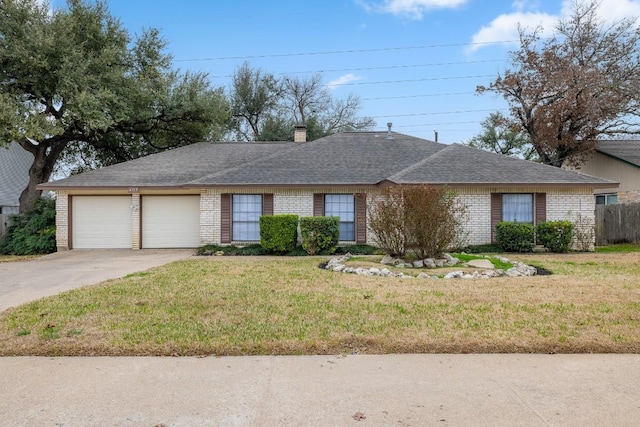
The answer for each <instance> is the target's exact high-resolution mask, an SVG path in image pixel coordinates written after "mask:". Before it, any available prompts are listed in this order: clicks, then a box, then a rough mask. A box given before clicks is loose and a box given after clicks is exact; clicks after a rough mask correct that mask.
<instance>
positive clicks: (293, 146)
mask: <svg viewBox="0 0 640 427" xmlns="http://www.w3.org/2000/svg"><path fill="white" fill-rule="evenodd" d="M320 139H322V138H320ZM320 139H316V140H314V141H305V142H289V144H291V148H290V149H287V150H284V151H286V152H291V151H295V150H299V149H301V148H302V147H305V146H307V145H309V144H310V143H312V142H315V141H319V140H320ZM284 144H285V142H283V145H284ZM280 154H281V153H280V152H276V153H272V154H270V155H268V156H264V157H260V158H258V159H253V160H251V161H248V162H245V163H240V164H238V165H235V166H234V167H231V168H226V169H222V170H221V171H218V172H215V173H212V174H209V175H205V176H201V177H200V178H198V179H194V180H191V181H189V182H187V183H186V184H185V185H194V184H198V181H202V180H204V179H207V178H213V177H217V176H223V175H224V174H226V173H229V172H231V171H234V170H238V169H240V168H244V167H247V166H251V165H253V164H256V163H258V162H261V161H263V160H266V159H271V158H273V157H276V156H278V155H280Z"/></svg>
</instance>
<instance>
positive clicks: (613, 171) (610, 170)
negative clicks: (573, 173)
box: [577, 140, 640, 205]
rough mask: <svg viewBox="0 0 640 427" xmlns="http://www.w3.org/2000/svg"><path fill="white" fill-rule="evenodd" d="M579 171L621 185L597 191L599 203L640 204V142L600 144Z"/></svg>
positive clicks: (596, 195) (600, 142) (622, 141)
mask: <svg viewBox="0 0 640 427" xmlns="http://www.w3.org/2000/svg"><path fill="white" fill-rule="evenodd" d="M577 169H578V171H580V172H582V173H585V174H589V175H593V176H597V177H600V178H605V179H609V180H611V181H615V182H619V183H620V186H619V187H615V186H612V187H609V188H598V189H596V190H595V197H596V204H599V205H611V204H616V203H635V202H640V140H612V141H599V142H598V146H597V148H596V151H595V153H594V154H593V156H591V157H590V158H589V159H588V160H586V161H585V162H584V163H583V164H582V165H581V166H579V167H578V168H577Z"/></svg>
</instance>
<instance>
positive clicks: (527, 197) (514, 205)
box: [502, 194, 533, 224]
mask: <svg viewBox="0 0 640 427" xmlns="http://www.w3.org/2000/svg"><path fill="white" fill-rule="evenodd" d="M502 220H503V221H509V222H526V223H529V224H533V194H503V195H502Z"/></svg>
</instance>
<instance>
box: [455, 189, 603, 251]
mask: <svg viewBox="0 0 640 427" xmlns="http://www.w3.org/2000/svg"><path fill="white" fill-rule="evenodd" d="M454 190H455V191H456V192H457V193H458V199H459V200H460V201H461V202H462V203H463V204H465V205H466V206H467V210H468V214H469V219H468V222H467V228H466V230H465V231H466V234H467V236H468V240H467V241H468V244H469V245H480V244H486V243H490V242H491V218H490V217H491V193H534V194H535V193H546V195H547V221H556V220H569V221H571V222H574V223H575V222H576V221H577V220H578V219H580V224H581V226H582V227H583V229H585V231H587V230H588V228H589V227H592V226H593V224H594V209H595V199H594V197H593V193H592V192H591V190H590V189H574V190H567V189H556V188H545V187H522V188H509V187H504V188H500V187H494V188H478V189H471V188H461V189H454Z"/></svg>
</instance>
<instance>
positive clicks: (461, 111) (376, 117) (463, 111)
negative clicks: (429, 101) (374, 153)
mask: <svg viewBox="0 0 640 427" xmlns="http://www.w3.org/2000/svg"><path fill="white" fill-rule="evenodd" d="M497 110H499V109H496V108H491V109H485V110H458V111H432V112H429V113H411V114H391V115H384V116H371V118H372V119H382V118H387V117H415V116H431V115H442V114H466V113H486V112H488V111H497ZM503 110H504V109H503Z"/></svg>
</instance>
